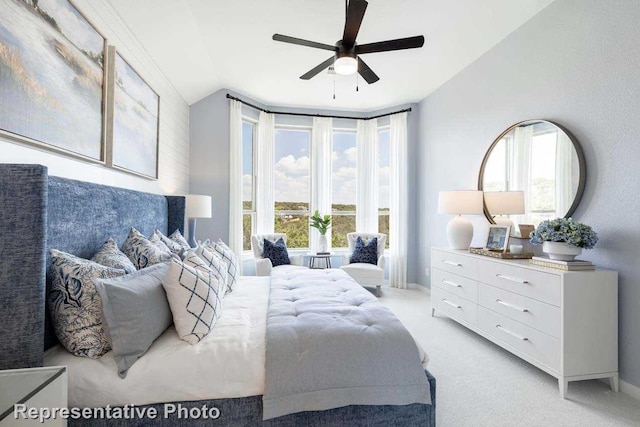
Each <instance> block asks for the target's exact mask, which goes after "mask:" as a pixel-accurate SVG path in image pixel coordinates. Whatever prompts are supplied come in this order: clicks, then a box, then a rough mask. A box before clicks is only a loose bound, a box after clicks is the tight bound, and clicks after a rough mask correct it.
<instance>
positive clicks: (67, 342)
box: [47, 249, 125, 359]
mask: <svg viewBox="0 0 640 427" xmlns="http://www.w3.org/2000/svg"><path fill="white" fill-rule="evenodd" d="M50 274H51V289H50V290H49V294H48V298H47V299H48V303H49V311H50V312H51V318H52V320H53V327H54V329H55V333H56V336H57V337H58V340H60V343H62V345H63V346H64V348H66V349H67V350H69V352H70V353H71V354H73V355H75V356H82V357H90V358H92V359H97V358H99V357H100V356H102V355H103V354H105V353H106V352H107V351H109V350H111V345H110V344H109V338H108V336H107V334H106V332H105V330H104V328H103V325H102V301H101V299H100V295H98V292H97V291H96V287H95V286H94V284H93V279H95V278H100V279H107V278H113V277H118V276H123V275H124V274H125V272H124V270H118V269H115V268H110V267H105V266H103V265H100V264H98V263H95V262H93V261H89V260H87V259H82V258H78V257H76V256H74V255H71V254H68V253H65V252H61V251H58V250H55V249H51V270H50Z"/></svg>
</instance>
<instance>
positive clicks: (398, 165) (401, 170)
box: [376, 113, 409, 289]
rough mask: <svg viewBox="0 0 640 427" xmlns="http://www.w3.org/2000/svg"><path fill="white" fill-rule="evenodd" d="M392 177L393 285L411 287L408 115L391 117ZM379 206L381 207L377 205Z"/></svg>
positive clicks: (390, 217) (391, 276)
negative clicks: (408, 271) (409, 273)
mask: <svg viewBox="0 0 640 427" xmlns="http://www.w3.org/2000/svg"><path fill="white" fill-rule="evenodd" d="M389 136H390V140H389V142H390V146H391V147H390V148H391V157H390V168H389V169H390V177H389V187H390V189H389V201H390V206H389V208H390V212H389V234H390V235H391V236H393V238H392V239H389V252H390V259H389V284H390V285H391V286H392V287H394V288H400V289H406V288H407V255H408V254H407V252H408V249H407V238H408V236H407V234H408V227H407V222H408V220H409V217H408V208H407V204H408V193H407V184H408V183H407V113H399V114H394V115H392V116H391V129H390V135H389ZM376 206H377V204H376Z"/></svg>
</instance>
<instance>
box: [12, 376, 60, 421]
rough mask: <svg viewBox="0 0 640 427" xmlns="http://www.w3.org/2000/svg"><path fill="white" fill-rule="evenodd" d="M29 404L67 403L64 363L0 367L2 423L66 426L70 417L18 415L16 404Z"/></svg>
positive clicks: (46, 405)
mask: <svg viewBox="0 0 640 427" xmlns="http://www.w3.org/2000/svg"><path fill="white" fill-rule="evenodd" d="M21 404H24V405H26V406H27V408H66V407H67V368H66V367H64V366H56V367H46V368H30V369H11V370H6V371H0V426H2V427H4V426H23V425H24V426H27V425H45V426H66V425H67V420H65V419H61V418H60V417H59V416H58V417H57V419H49V420H45V422H44V423H40V422H39V420H37V419H34V420H24V419H20V418H18V419H16V418H15V416H14V406H15V405H21Z"/></svg>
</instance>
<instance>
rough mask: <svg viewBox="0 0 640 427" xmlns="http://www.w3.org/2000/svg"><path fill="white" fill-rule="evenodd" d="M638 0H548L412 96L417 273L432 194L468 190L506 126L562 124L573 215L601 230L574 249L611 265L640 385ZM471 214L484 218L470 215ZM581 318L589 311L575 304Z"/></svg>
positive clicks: (623, 334) (431, 227)
mask: <svg viewBox="0 0 640 427" xmlns="http://www.w3.org/2000/svg"><path fill="white" fill-rule="evenodd" d="M638 22H640V2H638V1H635V0H633V1H632V0H624V1H622V0H621V1H615V2H603V1H599V0H556V1H555V2H553V3H551V5H549V6H548V7H547V8H546V9H544V10H543V11H542V12H540V13H539V14H538V15H536V16H535V17H533V18H532V19H531V20H530V21H528V22H527V23H525V24H524V25H523V26H522V27H520V28H518V29H517V30H516V31H514V32H513V33H512V34H511V35H509V36H508V37H507V38H506V39H505V40H503V41H502V42H500V43H499V44H498V45H497V46H496V47H494V48H493V49H492V50H490V51H489V52H487V53H486V54H485V55H483V56H482V57H481V58H479V59H478V60H477V61H475V62H474V63H473V64H471V65H469V66H468V67H467V68H466V69H465V70H463V71H462V72H461V73H459V74H458V75H457V76H455V77H454V78H452V79H451V80H450V81H449V82H447V83H446V84H445V85H443V86H442V87H441V88H440V89H438V90H437V91H435V92H434V93H433V94H431V95H430V96H429V97H427V98H426V99H425V100H424V101H423V102H422V103H421V104H420V130H421V132H420V135H421V144H420V146H419V147H420V150H419V160H418V161H419V163H420V165H421V167H420V168H419V170H418V194H419V199H420V201H419V215H420V218H419V220H418V221H417V227H418V231H419V246H418V250H419V253H420V257H419V263H420V264H419V270H420V271H421V272H422V274H421V275H420V282H422V283H427V282H428V279H427V277H425V275H424V271H425V268H426V267H428V265H429V261H430V259H429V258H430V253H429V249H430V247H432V246H446V236H445V227H446V223H447V221H448V220H449V219H450V218H451V217H450V216H447V215H438V214H437V200H438V191H440V190H447V189H465V188H466V189H469V188H470V189H472V188H476V185H477V179H478V170H479V168H480V164H481V163H482V158H483V155H484V153H485V151H486V150H487V149H488V148H489V146H490V145H491V143H492V141H493V140H494V138H495V137H496V136H497V135H498V134H500V133H501V132H502V131H503V130H504V129H506V128H507V127H508V126H510V125H511V124H513V123H516V122H519V121H522V120H525V119H549V120H552V121H556V122H558V123H560V124H561V125H564V126H565V127H566V128H567V129H569V131H571V132H572V133H573V134H574V135H575V137H576V138H577V139H578V141H579V142H580V144H581V145H582V148H583V150H584V153H585V157H586V166H587V181H586V188H585V193H584V197H583V198H582V202H581V203H580V206H579V207H578V209H577V210H576V212H575V214H574V215H573V217H574V218H575V219H577V220H579V221H582V222H584V223H586V224H589V225H591V226H593V228H594V229H595V230H596V231H597V232H598V234H599V236H600V242H599V243H598V244H597V245H596V247H595V249H593V250H591V251H585V252H584V253H583V256H582V258H584V259H588V260H591V261H593V262H594V263H595V264H596V265H597V266H599V267H602V268H609V269H612V270H616V271H618V272H619V295H620V298H619V312H620V323H619V341H620V375H621V378H622V379H623V380H624V381H627V382H629V383H632V384H634V385H636V386H640V363H639V362H638V361H639V360H640V327H639V326H638V325H640V310H638V305H639V304H640V262H638V259H640V215H639V212H640V197H639V196H638V189H639V187H640V186H639V184H638V161H639V159H640V144H639V141H638V139H639V135H640V121H639V120H638V112H640V79H639V78H638V75H639V74H638V70H640V43H638V40H639V39H640V26H638ZM476 221H479V222H481V221H483V220H482V219H476ZM584 316H589V313H584Z"/></svg>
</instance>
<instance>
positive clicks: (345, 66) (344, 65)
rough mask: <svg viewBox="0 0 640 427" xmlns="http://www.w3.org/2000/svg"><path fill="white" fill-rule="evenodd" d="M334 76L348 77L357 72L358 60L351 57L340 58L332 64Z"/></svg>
mask: <svg viewBox="0 0 640 427" xmlns="http://www.w3.org/2000/svg"><path fill="white" fill-rule="evenodd" d="M333 67H334V70H335V72H336V74H340V75H341V76H348V75H350V74H354V73H355V72H357V71H358V60H357V59H356V58H353V57H351V56H342V57H340V58H338V59H336V61H335V63H334V64H333Z"/></svg>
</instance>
